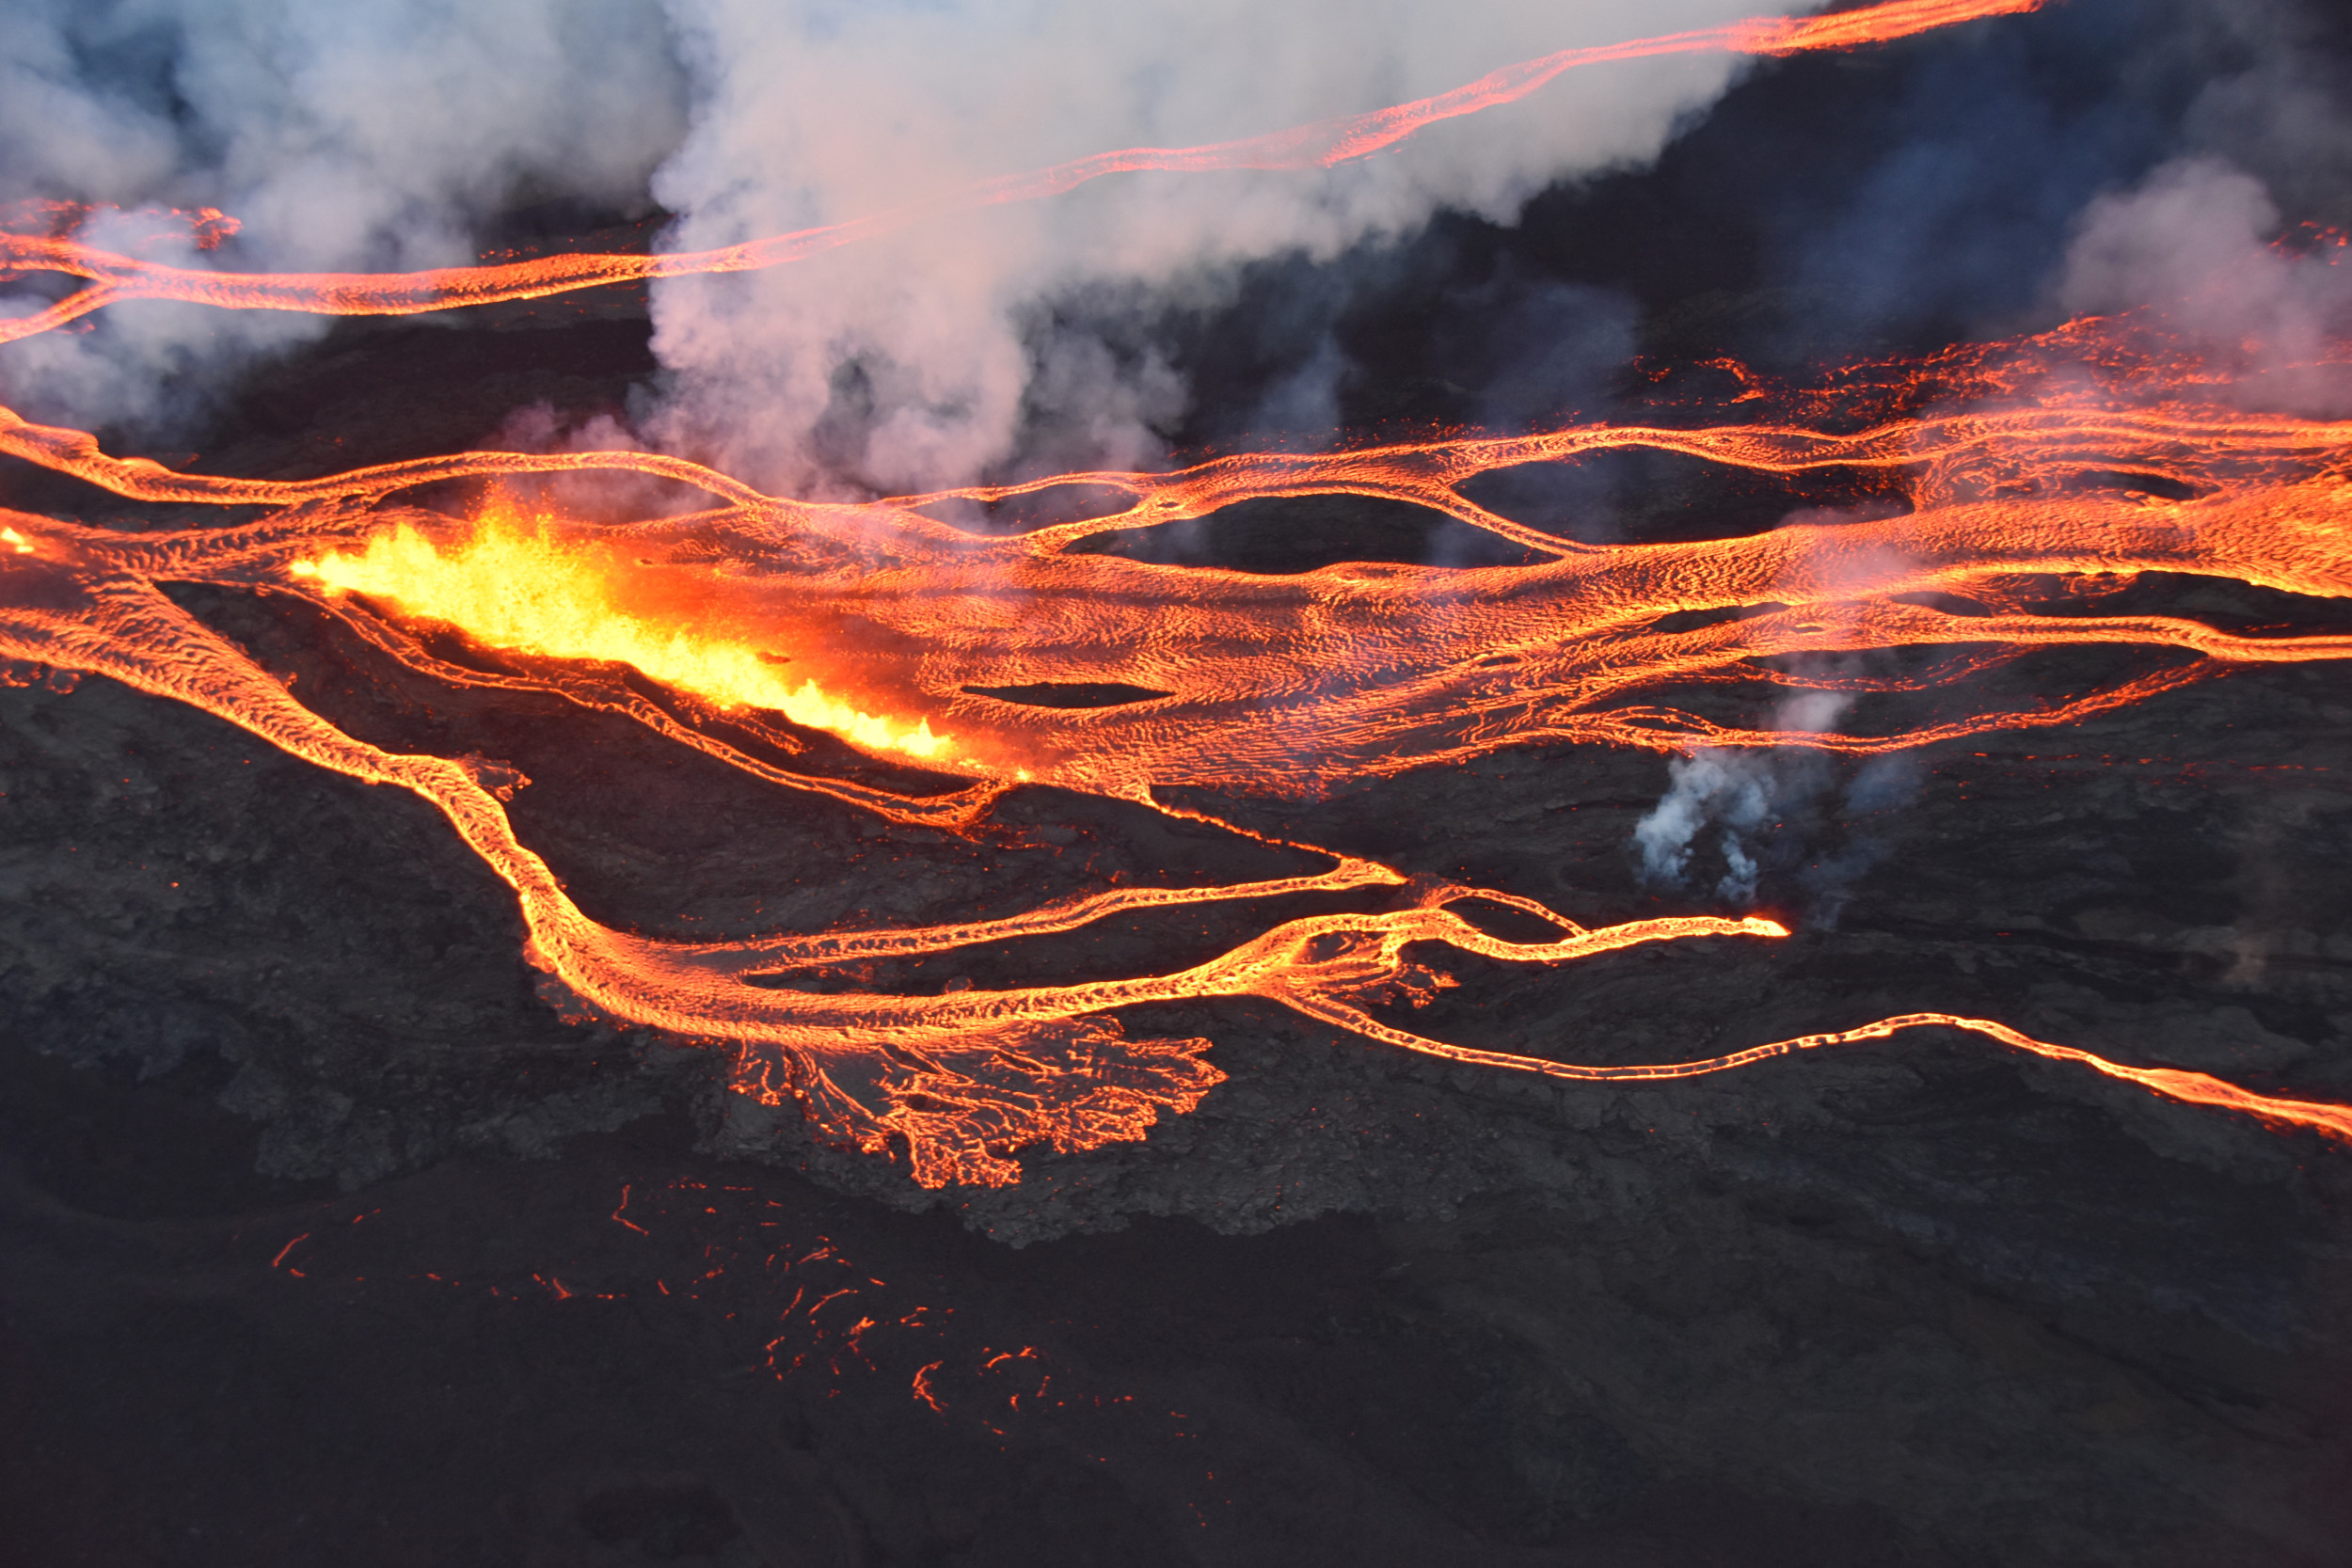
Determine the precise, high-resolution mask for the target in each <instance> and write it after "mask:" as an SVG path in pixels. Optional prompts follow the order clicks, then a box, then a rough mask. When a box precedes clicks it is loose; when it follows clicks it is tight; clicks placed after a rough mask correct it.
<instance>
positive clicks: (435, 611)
mask: <svg viewBox="0 0 2352 1568" xmlns="http://www.w3.org/2000/svg"><path fill="white" fill-rule="evenodd" d="M550 526H551V519H548V518H546V517H540V518H537V519H524V518H521V517H518V516H516V515H514V513H513V512H512V511H511V510H510V509H505V508H501V509H498V510H495V511H493V512H492V513H491V514H489V515H486V516H485V517H484V518H483V519H482V522H481V526H480V528H479V529H478V530H477V531H475V532H474V534H473V536H472V537H471V538H470V539H469V540H468V541H467V542H466V543H465V544H464V545H462V546H458V547H455V548H453V549H449V550H446V551H445V550H443V549H441V548H440V547H439V546H436V545H434V544H433V543H432V542H431V541H429V540H427V539H426V538H425V537H424V536H423V535H421V534H420V533H418V532H417V531H416V530H414V529H413V528H407V527H403V528H399V529H396V530H394V531H391V532H389V533H379V534H377V535H375V536H374V537H373V538H372V539H370V540H369V541H368V543H367V546H366V547H365V548H364V549H361V550H358V551H357V552H355V553H352V554H343V553H341V552H334V553H329V554H327V555H325V556H322V557H321V558H320V559H318V560H317V561H297V562H294V564H293V565H291V566H290V567H288V568H287V570H288V571H289V572H291V573H292V574H293V575H294V576H296V577H302V578H311V579H313V580H315V581H317V582H318V583H320V584H321V585H322V586H324V587H326V588H330V589H335V590H338V591H341V592H343V593H358V594H368V595H370V596H371V597H374V598H380V599H384V600H387V601H388V602H389V603H390V604H392V605H394V606H396V607H398V609H399V610H401V611H402V612H403V613H404V614H405V615H409V616H413V617H417V618H420V619H422V620H427V621H443V622H448V623H451V624H452V625H454V626H460V627H462V628H464V630H465V631H466V632H467V633H468V634H469V636H471V637H472V638H473V639H474V640H476V641H481V642H485V643H487V644H489V645H490V646H492V647H494V648H509V649H515V650H517V651H520V652H524V653H533V654H543V655H546V656H548V657H552V658H575V659H601V660H605V661H607V662H611V663H618V664H627V665H629V666H631V667H632V668H634V669H637V670H639V671H642V672H644V673H645V674H648V675H651V676H652V677H653V678H654V679H656V680H658V681H661V682H663V683H665V684H667V685H670V686H675V687H680V688H683V689H686V690H688V691H691V692H693V693H695V694H696V695H698V696H703V697H707V698H710V699H711V700H712V701H714V702H716V703H719V704H721V705H724V706H727V707H757V708H766V709H770V710H771V711H773V712H777V713H781V714H783V715H784V716H785V717H786V718H787V719H788V720H790V721H792V722H793V723H795V724H804V725H806V726H808V727H809V728H811V729H819V730H831V731H833V732H834V733H835V734H837V735H839V736H842V737H843V738H844V739H847V740H850V741H851V742H853V743H855V744H856V745H859V746H862V747H864V748H866V750H868V751H874V752H905V753H906V754H907V755H909V756H914V757H926V758H932V759H935V760H938V761H941V762H945V761H947V760H948V759H949V758H950V757H952V755H953V754H954V753H953V752H951V751H949V750H948V746H947V741H946V737H944V736H935V735H933V734H932V733H931V728H930V721H929V720H921V719H918V720H916V721H914V724H913V725H912V726H910V725H908V724H906V723H904V722H902V721H895V720H890V719H880V718H876V717H875V716H874V715H872V714H870V713H864V712H861V711H859V710H858V709H857V708H855V707H853V706H851V705H850V704H848V703H845V702H842V701H840V700H839V699H838V698H836V697H834V696H832V695H831V694H829V693H827V692H826V691H825V690H824V689H822V688H821V687H819V686H818V684H817V682H816V681H815V680H813V679H803V680H800V681H797V682H796V681H794V680H793V679H792V678H791V677H790V676H789V675H788V674H787V673H785V672H784V669H783V666H785V665H787V664H789V663H790V662H791V659H790V657H789V656H787V655H780V654H774V653H769V652H766V651H763V650H761V649H758V648H754V647H751V646H748V645H746V644H744V643H741V642H738V641H726V640H724V639H722V638H716V637H711V636H708V635H707V634H706V633H704V632H703V631H701V630H699V629H698V628H697V626H696V624H695V623H694V622H693V621H692V620H691V618H690V617H689V616H688V615H687V614H686V613H685V610H684V608H683V607H681V606H677V605H675V604H673V605H671V606H669V607H666V613H665V612H664V610H661V609H652V610H645V611H642V612H639V611H632V610H631V609H629V608H628V605H627V603H626V587H627V582H628V577H629V575H630V574H629V572H628V567H627V566H626V565H625V564H624V563H623V562H621V561H619V560H617V559H615V558H613V557H612V553H611V552H610V551H599V550H596V549H594V548H593V547H588V548H581V547H568V548H567V547H566V546H564V544H563V543H562V542H560V541H559V540H557V539H556V538H554V537H553V536H552V534H551V532H550ZM787 629H788V628H787Z"/></svg>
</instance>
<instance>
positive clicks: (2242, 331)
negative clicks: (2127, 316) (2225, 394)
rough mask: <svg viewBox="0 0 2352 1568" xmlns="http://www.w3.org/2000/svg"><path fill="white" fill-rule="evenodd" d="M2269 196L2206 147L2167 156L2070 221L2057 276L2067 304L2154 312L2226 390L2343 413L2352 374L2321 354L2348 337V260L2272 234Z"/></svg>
mask: <svg viewBox="0 0 2352 1568" xmlns="http://www.w3.org/2000/svg"><path fill="white" fill-rule="evenodd" d="M2279 227H2280V214H2279V208H2278V204H2277V203H2276V202H2275V201H2273V200H2272V199H2271V195H2270V192H2269V190H2268V189H2267V188H2266V187H2265V184H2264V182H2262V181H2260V180H2257V179H2256V178H2255V177H2254V176H2252V175H2250V174H2249V173H2247V172H2245V171H2244V170H2243V169H2240V168H2238V167H2237V166H2234V165H2233V164H2231V163H2229V162H2227V161H2226V160H2223V159H2220V158H2217V157H2212V156H2202V155H2201V156H2197V157H2191V158H2183V159H2177V160H2175V161H2173V162H2171V163H2169V164H2166V165H2164V166H2161V167H2159V168H2157V169H2155V170H2154V171H2153V173H2151V174H2150V175H2149V176H2148V177H2147V179H2145V180H2144V181H2142V182H2140V183H2139V184H2137V186H2135V187H2133V188H2132V189H2130V190H2128V191H2118V192H2112V193H2110V194H2108V195H2106V196H2103V197H2101V198H2098V199H2097V200H2095V201H2093V202H2092V203H2091V204H2090V207H2089V208H2088V209H2086V210H2085V211H2084V213H2083V214H2082V216H2081V217H2080V219H2079V220H2078V221H2077V224H2076V228H2075V234H2074V243H2073V245H2071V246H2070V247H2069V249H2068V251H2067V257H2066V264H2065V268H2064V271H2063V273H2062V274H2061V276H2060V277H2059V279H2058V290H2057V293H2058V304H2059V306H2060V307H2061V308H2063V309H2066V310H2067V311H2069V312H2073V313H2082V312H2093V313H2099V314H2108V313H2113V312H2118V311H2123V310H2130V309H2150V310H2153V312H2155V313H2156V314H2157V315H2158V316H2159V317H2161V319H2162V320H2163V322H2164V324H2165V325H2167V326H2168V327H2169V328H2170V329H2171V330H2173V331H2174V332H2176V333H2178V334H2179V335H2180V336H2181V337H2183V338H2184V339H2185V341H2186V342H2187V344H2188V346H2189V347H2191V348H2193V349H2194V350H2196V351H2197V352H2198V353H2199V354H2200V355H2201V356H2202V357H2203V358H2204V359H2205V361H2206V362H2207V363H2208V364H2209V365H2210V366H2212V367H2213V368H2215V369H2217V370H2226V371H2230V372H2234V373H2235V374H2236V375H2237V376H2238V377H2239V378H2240V379H2239V380H2238V382H2237V384H2236V385H2235V386H2234V387H2233V388H2232V395H2233V396H2236V397H2238V398H2240V399H2241V400H2243V401H2245V402H2247V403H2249V404H2255V405H2258V406H2264V407H2268V408H2272V409H2276V410H2279V411H2282V412H2287V413H2295V414H2302V415H2305V416H2307V417H2310V418H2314V419H2342V418H2344V416H2346V415H2348V414H2352V375H2348V374H2347V373H2346V372H2345V369H2344V366H2343V365H2342V364H2341V363H2337V364H2332V365H2331V364H2327V363H2324V362H2322V361H2323V360H2324V359H2325V358H2326V357H2327V350H2328V341H2329V340H2330V339H2337V340H2341V339H2343V338H2344V337H2345V336H2347V335H2352V265H2347V264H2345V263H2344V261H2343V258H2342V254H2341V253H2342V248H2343V247H2342V246H2341V245H2337V244H2329V245H2323V246H2321V247H2320V248H2318V249H2315V250H2311V251H2301V252H2298V251H2296V250H2294V249H2291V248H2288V247H2285V246H2281V245H2278V244H2276V243H2274V239H2275V237H2276V236H2277V234H2278V230H2279Z"/></svg>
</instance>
